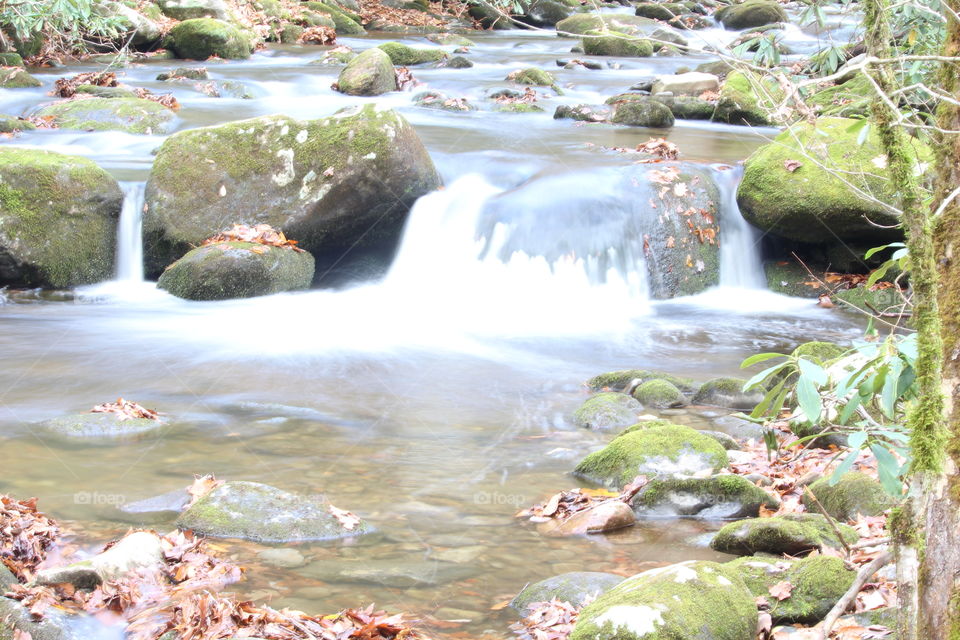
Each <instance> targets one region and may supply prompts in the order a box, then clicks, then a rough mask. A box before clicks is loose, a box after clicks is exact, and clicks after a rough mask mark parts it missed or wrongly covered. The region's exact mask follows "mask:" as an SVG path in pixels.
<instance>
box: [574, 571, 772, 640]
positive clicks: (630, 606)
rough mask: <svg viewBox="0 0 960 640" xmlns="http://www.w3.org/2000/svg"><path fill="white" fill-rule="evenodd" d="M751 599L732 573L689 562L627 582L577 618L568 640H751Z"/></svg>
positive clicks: (753, 634) (754, 620) (754, 624)
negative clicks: (606, 639) (605, 639)
mask: <svg viewBox="0 0 960 640" xmlns="http://www.w3.org/2000/svg"><path fill="white" fill-rule="evenodd" d="M757 617H758V616H757V607H756V604H755V602H754V596H753V594H752V593H750V590H749V589H748V588H747V586H746V585H745V584H744V582H743V580H742V579H741V578H740V576H739V575H738V574H737V572H736V571H732V570H730V569H728V568H726V567H725V566H724V565H721V564H717V563H715V562H707V561H702V560H701V561H689V562H681V563H679V564H673V565H669V566H666V567H661V568H659V569H651V570H649V571H644V572H643V573H639V574H637V575H635V576H632V577H630V578H627V579H626V580H624V581H623V582H621V583H620V584H618V585H617V586H616V587H614V588H612V589H610V590H609V591H607V592H606V593H604V594H603V595H601V596H600V597H599V598H597V599H596V600H595V601H594V602H592V603H590V604H588V605H587V606H586V607H584V608H583V610H582V611H581V612H580V615H579V617H578V618H577V623H576V625H575V626H574V628H573V632H572V633H571V634H570V640H598V639H600V638H611V639H616V640H706V639H709V640H754V638H756V633H757Z"/></svg>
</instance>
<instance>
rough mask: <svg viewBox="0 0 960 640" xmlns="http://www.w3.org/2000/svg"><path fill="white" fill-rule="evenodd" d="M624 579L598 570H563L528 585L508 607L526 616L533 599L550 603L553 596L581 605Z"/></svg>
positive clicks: (576, 605) (574, 604)
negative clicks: (560, 572) (556, 574)
mask: <svg viewBox="0 0 960 640" xmlns="http://www.w3.org/2000/svg"><path fill="white" fill-rule="evenodd" d="M623 580H624V578H623V576H618V575H616V574H614V573H603V572H600V571H572V572H570V573H562V574H560V575H558V576H553V577H552V578H547V579H546V580H541V581H540V582H534V583H533V584H531V585H527V586H526V587H524V588H523V591H521V592H520V593H518V594H517V595H516V597H515V598H514V599H513V600H511V601H510V606H511V607H512V608H513V609H515V610H516V611H518V612H520V613H521V614H522V615H527V613H528V611H527V607H528V606H529V605H531V604H533V603H534V602H549V601H551V600H553V599H554V598H556V599H557V600H560V601H561V602H569V603H570V604H572V605H573V606H575V607H582V606H583V605H584V604H586V603H587V602H590V601H592V600H593V599H594V598H596V597H597V596H599V595H600V594H603V593H606V592H607V591H609V590H610V589H612V588H614V587H615V586H617V585H618V584H620V583H621V582H623Z"/></svg>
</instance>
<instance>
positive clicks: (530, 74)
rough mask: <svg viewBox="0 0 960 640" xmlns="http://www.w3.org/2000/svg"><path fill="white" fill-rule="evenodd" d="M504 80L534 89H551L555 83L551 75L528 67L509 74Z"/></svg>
mask: <svg viewBox="0 0 960 640" xmlns="http://www.w3.org/2000/svg"><path fill="white" fill-rule="evenodd" d="M506 80H509V81H510V82H516V83H517V84H523V85H529V86H534V87H552V86H555V85H556V83H557V81H556V79H555V78H554V77H553V74H552V73H550V72H549V71H545V70H543V69H540V68H538V67H528V68H526V69H520V70H519V71H514V72H512V73H510V74H509V75H508V76H507V77H506Z"/></svg>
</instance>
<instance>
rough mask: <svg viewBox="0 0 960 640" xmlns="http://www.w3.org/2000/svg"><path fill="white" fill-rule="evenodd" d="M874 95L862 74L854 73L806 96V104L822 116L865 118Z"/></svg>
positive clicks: (872, 89) (868, 113)
mask: <svg viewBox="0 0 960 640" xmlns="http://www.w3.org/2000/svg"><path fill="white" fill-rule="evenodd" d="M875 96H876V93H875V90H874V88H873V85H871V84H870V81H869V80H867V78H866V77H864V76H863V75H856V76H854V77H853V78H851V79H850V80H847V81H846V82H844V83H843V84H838V85H834V86H832V87H827V88H826V89H821V90H820V91H817V92H816V93H814V94H813V95H811V96H810V97H808V98H807V100H806V102H807V104H809V105H811V106H814V107H816V108H817V111H819V112H820V114H821V115H824V116H835V117H838V118H865V117H867V116H869V115H870V105H871V104H872V103H873V100H874V98H875Z"/></svg>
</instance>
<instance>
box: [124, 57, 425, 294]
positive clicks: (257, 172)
mask: <svg viewBox="0 0 960 640" xmlns="http://www.w3.org/2000/svg"><path fill="white" fill-rule="evenodd" d="M380 53H381V54H383V52H380ZM383 55H384V56H385V55H386V54H383ZM439 185H440V179H439V177H438V175H437V171H436V169H435V168H434V166H433V161H432V160H431V159H430V156H429V154H428V153H427V150H426V149H425V148H424V146H423V143H422V142H421V141H420V138H419V137H418V136H417V134H416V132H415V131H414V130H413V128H412V127H411V126H410V125H409V124H408V123H407V121H406V120H405V119H404V118H403V117H402V116H400V115H398V114H397V113H396V112H394V111H392V110H389V109H379V108H377V107H375V106H374V105H366V106H363V107H356V108H350V109H345V110H342V111H339V112H337V113H336V114H334V115H333V116H331V117H328V118H323V119H319V120H307V121H299V120H294V119H292V118H288V117H286V116H265V117H260V118H254V119H251V120H243V121H239V122H234V123H229V124H225V125H221V126H216V127H208V128H201V129H193V130H190V131H184V132H181V133H178V134H176V135H174V136H172V137H170V138H168V139H167V140H166V141H165V142H164V143H163V145H162V146H161V147H160V151H159V152H158V153H157V157H156V160H155V161H154V165H153V170H152V171H151V173H150V178H149V180H148V181H147V187H146V193H145V202H146V211H145V213H144V219H143V233H144V256H145V260H146V266H147V272H148V273H150V274H154V275H156V274H159V272H160V271H161V270H162V269H163V268H164V267H165V266H166V265H168V264H170V263H171V262H173V261H174V260H176V259H177V258H179V257H180V256H182V255H184V254H185V253H186V252H187V251H189V250H190V247H191V245H193V246H197V245H199V244H200V243H201V242H203V240H204V239H206V238H208V237H210V236H212V235H214V234H216V233H218V232H219V231H221V230H223V229H225V228H229V227H230V225H232V224H235V223H239V224H247V225H255V224H260V223H266V224H269V225H271V226H272V227H274V228H275V229H281V230H283V231H284V233H285V234H286V235H287V236H288V237H290V238H295V239H297V240H298V241H299V243H300V244H299V246H300V247H302V248H303V249H306V250H307V251H309V252H310V253H312V254H313V255H314V256H324V255H325V254H326V253H327V252H330V251H333V250H338V249H347V248H350V247H355V246H360V247H365V248H392V247H393V246H395V243H396V242H397V240H398V238H399V234H400V231H401V228H402V226H403V223H404V221H405V220H406V217H407V213H408V211H409V209H410V207H411V206H412V205H413V202H414V201H415V200H416V199H417V198H419V197H420V196H422V195H424V194H425V193H428V192H429V191H432V190H433V189H436V188H437V187H438V186H439Z"/></svg>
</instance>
